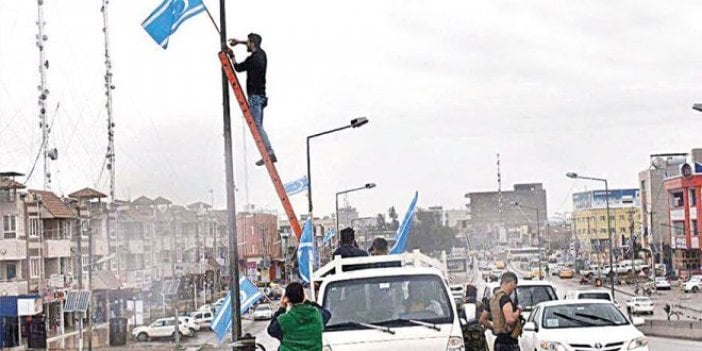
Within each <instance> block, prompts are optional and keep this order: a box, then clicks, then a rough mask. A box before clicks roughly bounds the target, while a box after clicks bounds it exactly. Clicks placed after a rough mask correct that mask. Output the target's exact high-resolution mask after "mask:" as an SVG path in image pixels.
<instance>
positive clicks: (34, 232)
mask: <svg viewBox="0 0 702 351" xmlns="http://www.w3.org/2000/svg"><path fill="white" fill-rule="evenodd" d="M40 226H41V221H40V220H39V218H30V219H29V236H30V237H33V238H36V237H38V236H39V232H40V229H39V228H41V227H40Z"/></svg>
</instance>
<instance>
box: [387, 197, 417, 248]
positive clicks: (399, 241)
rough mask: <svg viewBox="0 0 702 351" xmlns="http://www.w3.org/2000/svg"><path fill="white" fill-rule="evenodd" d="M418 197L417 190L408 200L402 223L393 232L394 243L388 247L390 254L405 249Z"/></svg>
mask: <svg viewBox="0 0 702 351" xmlns="http://www.w3.org/2000/svg"><path fill="white" fill-rule="evenodd" d="M418 197H419V192H418V191H415V193H414V198H413V199H412V202H410V205H409V208H408V209H407V213H405V218H404V219H402V224H400V227H399V228H397V233H395V245H393V246H392V249H390V254H391V255H393V254H401V253H403V252H405V250H406V249H407V241H408V240H409V234H410V231H412V220H413V219H414V213H415V211H416V209H417V198H418Z"/></svg>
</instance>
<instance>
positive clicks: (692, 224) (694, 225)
mask: <svg viewBox="0 0 702 351" xmlns="http://www.w3.org/2000/svg"><path fill="white" fill-rule="evenodd" d="M690 231H691V233H690V234H691V235H700V232H699V231H697V220H696V219H693V220H691V221H690Z"/></svg>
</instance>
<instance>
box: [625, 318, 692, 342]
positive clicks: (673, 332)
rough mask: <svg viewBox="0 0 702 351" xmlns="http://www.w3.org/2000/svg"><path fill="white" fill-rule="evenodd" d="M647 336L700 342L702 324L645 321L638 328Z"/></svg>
mask: <svg viewBox="0 0 702 351" xmlns="http://www.w3.org/2000/svg"><path fill="white" fill-rule="evenodd" d="M638 328H639V330H641V332H643V333H644V334H646V335H649V336H661V337H666V338H679V339H689V340H702V322H688V321H664V320H652V319H649V320H646V323H645V324H644V325H641V326H639V327H638Z"/></svg>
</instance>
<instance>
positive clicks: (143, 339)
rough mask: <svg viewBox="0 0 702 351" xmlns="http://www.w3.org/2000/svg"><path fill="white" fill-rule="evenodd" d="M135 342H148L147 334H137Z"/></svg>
mask: <svg viewBox="0 0 702 351" xmlns="http://www.w3.org/2000/svg"><path fill="white" fill-rule="evenodd" d="M137 340H139V341H141V342H147V341H149V334H146V333H144V332H141V333H139V335H137Z"/></svg>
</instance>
